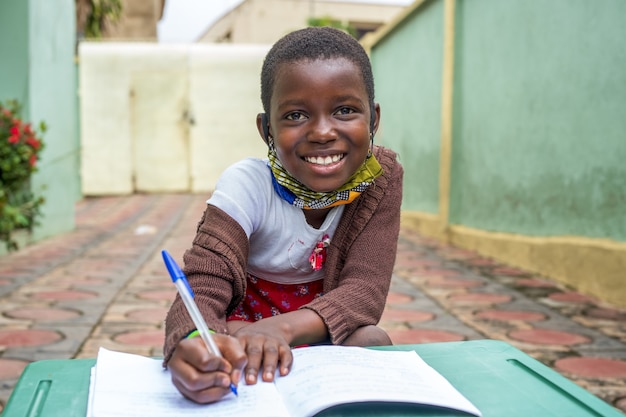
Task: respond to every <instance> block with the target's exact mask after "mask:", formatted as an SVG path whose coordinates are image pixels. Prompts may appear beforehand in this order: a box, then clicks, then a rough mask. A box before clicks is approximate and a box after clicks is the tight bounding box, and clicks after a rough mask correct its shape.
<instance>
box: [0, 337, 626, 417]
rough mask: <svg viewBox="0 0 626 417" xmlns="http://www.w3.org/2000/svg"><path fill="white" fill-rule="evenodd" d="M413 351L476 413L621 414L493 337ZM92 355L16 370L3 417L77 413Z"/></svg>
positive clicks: (367, 412) (432, 411)
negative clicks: (19, 373) (476, 410)
mask: <svg viewBox="0 0 626 417" xmlns="http://www.w3.org/2000/svg"><path fill="white" fill-rule="evenodd" d="M374 349H394V350H415V351H416V352H417V353H418V354H419V355H420V356H421V357H422V358H423V359H424V360H425V361H426V362H427V363H428V364H429V365H431V366H432V367H433V368H435V369H436V370H437V371H439V373H441V374H442V375H443V376H445V377H446V378H447V379H448V380H449V381H450V382H451V383H452V385H454V386H455V387H456V388H457V389H458V390H459V391H460V392H461V393H462V394H463V395H465V396H466V397H467V398H468V399H469V400H470V401H471V402H472V403H474V405H476V407H478V409H479V410H481V411H482V413H483V416H484V417H496V416H506V417H516V416H520V417H522V416H523V417H550V416H555V417H565V416H573V417H585V416H594V417H599V416H602V417H613V416H614V417H624V414H622V413H621V412H619V411H618V410H617V409H615V408H613V407H611V406H610V405H609V404H607V403H605V402H604V401H602V400H600V399H599V398H598V397H596V396H594V395H592V394H591V393H589V392H588V391H586V390H584V389H583V388H581V387H579V386H578V385H576V384H574V383H573V382H571V381H569V380H568V379H566V378H564V377H562V376H561V375H559V374H558V373H557V372H555V371H553V370H552V369H550V368H548V367H547V366H545V365H543V364H541V363H540V362H538V361H536V360H535V359H533V358H531V357H530V356H528V355H526V354H525V353H523V352H521V351H520V350H518V349H515V348H514V347H512V346H511V345H509V344H507V343H504V342H499V341H493V340H477V341H468V342H449V343H430V344H421V345H399V346H393V347H379V348H374ZM94 363H95V359H68V360H47V361H39V362H34V363H32V364H30V365H28V367H26V369H25V370H24V373H23V374H22V376H21V378H20V380H19V381H18V383H17V385H16V387H15V390H14V391H13V394H12V396H11V398H10V399H9V402H8V404H7V406H6V408H5V410H4V413H3V414H2V416H3V417H56V416H58V417H84V416H85V414H86V408H87V391H88V388H89V372H90V368H91V367H92V366H93V365H94ZM319 416H325V417H330V416H333V417H337V416H396V417H399V416H402V417H409V416H422V417H424V416H428V417H437V416H467V414H464V413H461V412H454V411H449V410H444V409H436V408H431V407H423V408H419V409H416V408H409V407H401V406H399V407H393V408H390V407H389V405H384V404H381V405H376V404H373V405H372V404H364V405H359V406H354V405H351V406H345V407H339V408H335V409H331V410H327V411H325V412H324V413H321V414H319Z"/></svg>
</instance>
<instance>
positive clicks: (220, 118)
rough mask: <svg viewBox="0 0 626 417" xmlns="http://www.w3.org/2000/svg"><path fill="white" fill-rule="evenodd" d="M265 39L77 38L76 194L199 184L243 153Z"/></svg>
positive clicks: (247, 151)
mask: <svg viewBox="0 0 626 417" xmlns="http://www.w3.org/2000/svg"><path fill="white" fill-rule="evenodd" d="M268 49H269V46H243V45H204V44H191V45H167V44H154V43H133V44H129V43H109V42H107V43H81V45H80V47H79V59H80V73H79V77H80V81H79V83H80V118H81V153H82V155H81V164H82V165H81V175H82V192H83V194H85V195H111V194H129V193H133V192H173V191H191V192H208V191H209V190H211V189H212V188H213V187H214V185H215V182H216V180H217V178H218V176H219V174H220V173H221V172H222V171H223V170H224V169H225V168H226V167H228V166H229V165H230V164H232V163H234V162H235V161H237V160H239V159H242V158H244V157H247V156H259V157H263V156H265V153H266V149H265V145H264V143H263V142H262V140H261V138H260V137H259V135H258V132H257V130H256V125H255V117H256V114H257V113H259V112H260V111H262V109H261V103H260V98H259V95H260V92H259V73H260V68H261V63H262V60H263V57H264V56H265V54H266V52H267V50H268Z"/></svg>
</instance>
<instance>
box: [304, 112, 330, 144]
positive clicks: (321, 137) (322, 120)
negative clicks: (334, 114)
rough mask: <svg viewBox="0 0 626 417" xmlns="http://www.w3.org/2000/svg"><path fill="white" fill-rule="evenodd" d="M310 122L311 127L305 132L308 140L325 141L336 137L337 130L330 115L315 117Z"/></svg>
mask: <svg viewBox="0 0 626 417" xmlns="http://www.w3.org/2000/svg"><path fill="white" fill-rule="evenodd" d="M311 122H312V123H310V126H311V129H310V130H309V132H308V134H307V140H308V141H310V142H317V143H327V142H330V141H333V140H335V139H337V130H336V129H335V125H334V123H333V120H332V118H331V117H322V116H321V117H316V118H314V119H313V120H311Z"/></svg>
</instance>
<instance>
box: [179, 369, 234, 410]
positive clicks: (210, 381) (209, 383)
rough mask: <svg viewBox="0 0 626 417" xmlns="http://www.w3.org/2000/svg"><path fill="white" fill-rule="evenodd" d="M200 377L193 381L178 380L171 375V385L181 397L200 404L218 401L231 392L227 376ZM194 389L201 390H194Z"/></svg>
mask: <svg viewBox="0 0 626 417" xmlns="http://www.w3.org/2000/svg"><path fill="white" fill-rule="evenodd" d="M201 375H202V377H201V378H198V379H196V380H193V381H188V380H182V379H178V378H175V377H174V375H172V383H173V384H174V386H175V387H176V388H177V389H178V391H180V393H181V394H182V395H183V396H185V397H186V398H189V399H190V400H192V401H195V402H197V403H200V404H207V403H212V402H215V401H218V400H220V399H221V398H222V397H223V396H225V395H226V394H228V393H230V392H231V391H230V377H229V376H228V375H226V374H223V373H220V374H217V373H212V374H201ZM190 385H191V387H190ZM196 387H203V388H201V389H196Z"/></svg>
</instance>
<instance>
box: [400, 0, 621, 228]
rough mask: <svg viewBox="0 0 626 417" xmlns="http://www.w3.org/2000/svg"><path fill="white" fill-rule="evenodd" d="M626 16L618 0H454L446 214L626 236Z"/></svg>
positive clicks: (499, 224)
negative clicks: (455, 8)
mask: <svg viewBox="0 0 626 417" xmlns="http://www.w3.org/2000/svg"><path fill="white" fill-rule="evenodd" d="M625 22H626V2H624V1H623V0H604V1H602V2H600V3H598V2H590V1H587V0H551V1H547V2H526V1H521V2H520V1H489V2H486V1H482V2H481V1H467V0H458V1H457V15H456V39H455V49H456V51H455V68H454V70H455V82H454V112H453V120H454V125H453V146H452V148H453V156H452V175H451V178H452V188H451V207H450V223H452V224H463V225H466V226H470V227H475V228H478V229H483V230H490V231H503V232H511V233H519V234H524V235H534V236H550V235H577V236H585V237H606V238H611V239H615V240H621V241H624V240H626V162H625V161H626V41H625V40H626V24H625ZM418 23H419V22H414V23H413V24H418Z"/></svg>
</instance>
